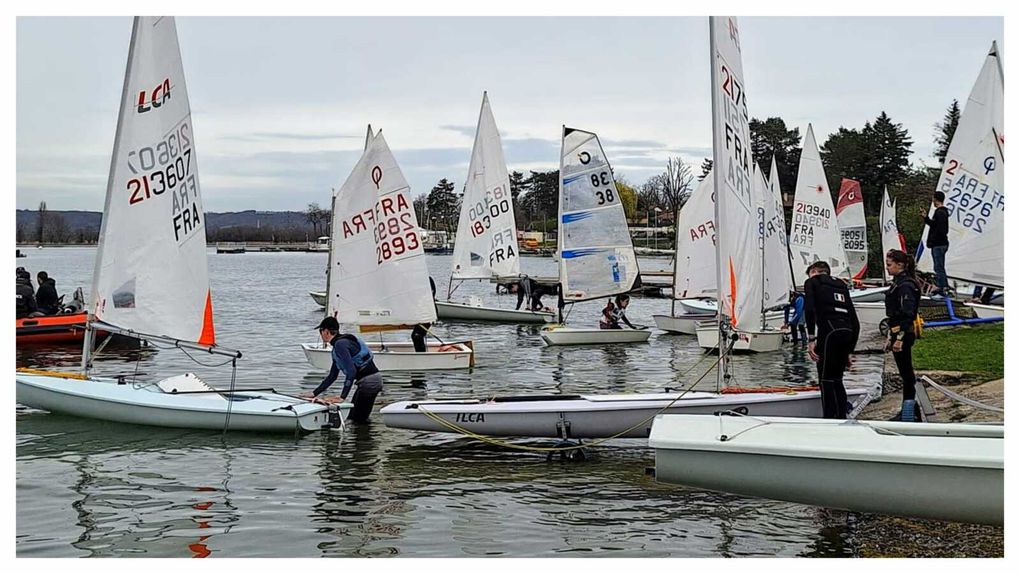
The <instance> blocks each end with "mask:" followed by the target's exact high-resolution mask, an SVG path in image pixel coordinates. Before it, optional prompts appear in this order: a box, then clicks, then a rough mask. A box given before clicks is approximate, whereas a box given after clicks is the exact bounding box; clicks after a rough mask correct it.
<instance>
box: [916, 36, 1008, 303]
mask: <svg viewBox="0 0 1020 574" xmlns="http://www.w3.org/2000/svg"><path fill="white" fill-rule="evenodd" d="M1003 144H1004V137H1003V79H1002V64H1001V62H1000V61H999V54H998V48H997V46H996V45H995V43H994V42H993V43H992V49H991V51H990V52H989V53H988V57H987V58H985V63H984V66H983V67H982V68H981V72H980V73H979V74H978V78H977V81H976V82H974V87H973V89H972V90H971V92H970V97H969V98H967V104H966V106H964V108H963V113H962V114H961V115H960V123H959V125H957V127H956V133H955V134H954V135H953V140H952V142H950V144H949V149H948V151H947V153H946V161H945V163H943V165H942V174H941V175H940V177H939V182H938V185H937V186H936V188H935V189H937V190H939V191H941V192H943V193H945V194H946V202H945V205H946V209H948V210H949V251H948V252H947V253H946V274H947V275H948V276H949V277H952V278H954V279H959V280H962V281H966V282H970V283H977V284H980V285H988V286H992V287H1002V286H1003V284H1004V280H1005V277H1004V266H1003V233H1004V226H1005V218H1004V217H1005V216H1004V213H1005V189H1004V188H1003V183H1004V180H1003V178H1004V175H1003V170H1004V166H1003V151H1002V147H1003ZM932 211H933V210H931V211H930V212H929V215H930V213H931V212H932ZM927 238H928V228H927V226H925V230H924V232H923V234H922V237H921V246H920V247H919V248H918V254H919V257H918V268H920V269H921V270H923V271H929V272H930V271H932V270H933V265H932V258H931V257H930V256H929V255H928V250H927V249H926V248H925V246H924V243H925V241H926V240H927Z"/></svg>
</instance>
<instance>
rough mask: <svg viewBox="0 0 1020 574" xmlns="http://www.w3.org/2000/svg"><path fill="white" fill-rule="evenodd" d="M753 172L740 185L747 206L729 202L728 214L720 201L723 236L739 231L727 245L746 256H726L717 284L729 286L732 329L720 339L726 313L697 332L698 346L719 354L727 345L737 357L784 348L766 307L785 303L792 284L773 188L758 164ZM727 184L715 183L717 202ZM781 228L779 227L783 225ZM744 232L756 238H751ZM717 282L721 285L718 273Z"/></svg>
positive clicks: (719, 224) (720, 244)
mask: <svg viewBox="0 0 1020 574" xmlns="http://www.w3.org/2000/svg"><path fill="white" fill-rule="evenodd" d="M750 172H751V177H750V181H747V182H739V183H738V185H741V186H746V188H745V189H741V190H740V193H741V194H742V197H741V199H743V200H746V203H745V202H744V201H740V202H734V201H732V200H731V201H730V203H729V205H727V206H726V209H723V208H721V207H720V206H719V204H718V202H716V216H717V218H718V219H717V220H716V221H717V228H718V229H719V230H721V231H722V233H733V231H732V230H737V229H740V230H741V232H738V233H737V239H736V241H734V242H733V243H730V244H729V245H730V248H731V249H733V250H736V249H746V250H747V251H746V252H741V253H739V257H737V256H736V255H734V253H735V251H729V252H724V253H728V255H727V260H726V265H727V267H726V268H725V269H726V270H727V273H726V277H725V282H722V281H720V282H719V283H718V285H719V286H720V287H727V289H720V292H722V293H724V301H726V298H727V297H728V298H729V300H728V301H727V302H728V303H729V305H730V309H731V311H730V314H729V315H725V316H726V317H729V320H730V324H729V325H727V326H725V331H726V333H725V335H726V337H725V338H721V337H720V324H719V322H720V321H722V320H723V319H724V314H725V312H721V313H719V314H718V315H717V317H718V320H717V321H708V322H703V323H701V324H699V325H698V327H697V330H696V332H697V335H698V346H700V347H701V348H702V349H718V348H719V347H720V344H729V345H731V350H732V351H734V352H736V351H746V352H751V353H764V352H770V351H776V350H779V348H780V347H781V346H782V344H783V336H784V333H783V332H782V331H780V330H779V329H776V328H769V327H767V325H766V317H765V309H766V306H767V305H776V304H781V303H782V302H785V301H786V300H788V298H789V297H788V295H789V292H790V291H789V288H788V285H789V282H788V281H785V280H784V279H783V277H785V276H786V275H787V274H788V272H789V264H788V261H789V258H790V256H789V251H787V249H786V245H785V243H784V242H781V241H779V240H778V237H777V235H779V234H780V229H782V228H780V227H779V225H778V224H777V222H776V219H775V213H774V211H775V204H774V196H773V195H772V192H771V190H770V189H769V184H768V183H767V182H766V181H765V179H764V176H763V174H762V173H761V171H759V170H758V168H757V165H755V164H754V162H752V165H751V166H750ZM727 175H728V177H732V176H730V175H729V174H727ZM727 185H728V184H720V183H719V182H716V197H717V198H718V197H719V193H720V191H719V190H720V187H726V186H727ZM766 208H767V209H766ZM778 223H779V224H781V221H780V222H778ZM745 228H746V231H745ZM727 230H729V231H727ZM784 231H785V230H784ZM745 233H748V234H750V235H751V236H752V237H751V238H750V239H748V238H747V237H745V236H744V234H745ZM727 243H729V242H728V241H727V240H723V241H719V242H717V243H716V252H717V254H716V256H717V257H719V258H721V255H720V254H719V253H720V252H722V249H724V247H723V246H724V245H725V244H727ZM738 269H739V270H740V271H739V274H738V273H737V270H738ZM770 269H771V273H770ZM715 277H716V279H717V280H719V279H718V278H719V277H720V275H719V274H718V272H717V273H716V275H715ZM770 279H771V281H770ZM777 279H778V280H777ZM724 306H725V303H724ZM738 313H739V314H740V315H743V318H744V320H743V321H740V320H739V319H734V318H735V317H736V316H737V314H738Z"/></svg>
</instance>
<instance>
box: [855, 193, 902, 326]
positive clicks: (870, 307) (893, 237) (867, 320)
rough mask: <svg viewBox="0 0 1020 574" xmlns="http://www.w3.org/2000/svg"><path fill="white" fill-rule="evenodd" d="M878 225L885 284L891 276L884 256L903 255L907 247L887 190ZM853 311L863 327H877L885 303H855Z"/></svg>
mask: <svg viewBox="0 0 1020 574" xmlns="http://www.w3.org/2000/svg"><path fill="white" fill-rule="evenodd" d="M878 224H879V226H880V227H881V231H882V276H883V277H884V278H885V282H886V284H888V283H890V282H891V281H892V276H890V275H889V273H888V272H887V271H885V254H886V253H889V250H890V249H898V250H900V251H903V252H904V253H905V252H906V250H907V246H906V244H905V243H904V240H903V234H901V233H900V230H899V228H898V227H897V225H896V200H895V199H893V198H891V197H890V196H889V190H888V189H884V190H883V191H882V209H881V212H880V213H879V217H878ZM854 310H855V311H857V319H858V320H859V321H860V322H861V323H862V324H865V325H879V324H881V323H882V320H883V319H885V301H873V302H855V303H854Z"/></svg>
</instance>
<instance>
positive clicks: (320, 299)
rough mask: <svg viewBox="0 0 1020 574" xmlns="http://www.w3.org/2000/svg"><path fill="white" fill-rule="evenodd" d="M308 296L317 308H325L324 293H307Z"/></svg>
mask: <svg viewBox="0 0 1020 574" xmlns="http://www.w3.org/2000/svg"><path fill="white" fill-rule="evenodd" d="M308 294H309V295H311V296H312V300H313V301H315V304H316V305H318V306H319V307H325V306H326V292H325V291H309V292H308Z"/></svg>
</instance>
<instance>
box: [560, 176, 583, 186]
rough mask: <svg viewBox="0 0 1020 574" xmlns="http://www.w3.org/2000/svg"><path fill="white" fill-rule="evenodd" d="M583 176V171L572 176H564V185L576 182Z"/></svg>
mask: <svg viewBox="0 0 1020 574" xmlns="http://www.w3.org/2000/svg"><path fill="white" fill-rule="evenodd" d="M582 177H584V174H583V173H582V174H581V175H572V176H570V177H565V178H563V185H567V184H568V183H574V182H575V181H577V180H579V179H581V178H582Z"/></svg>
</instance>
